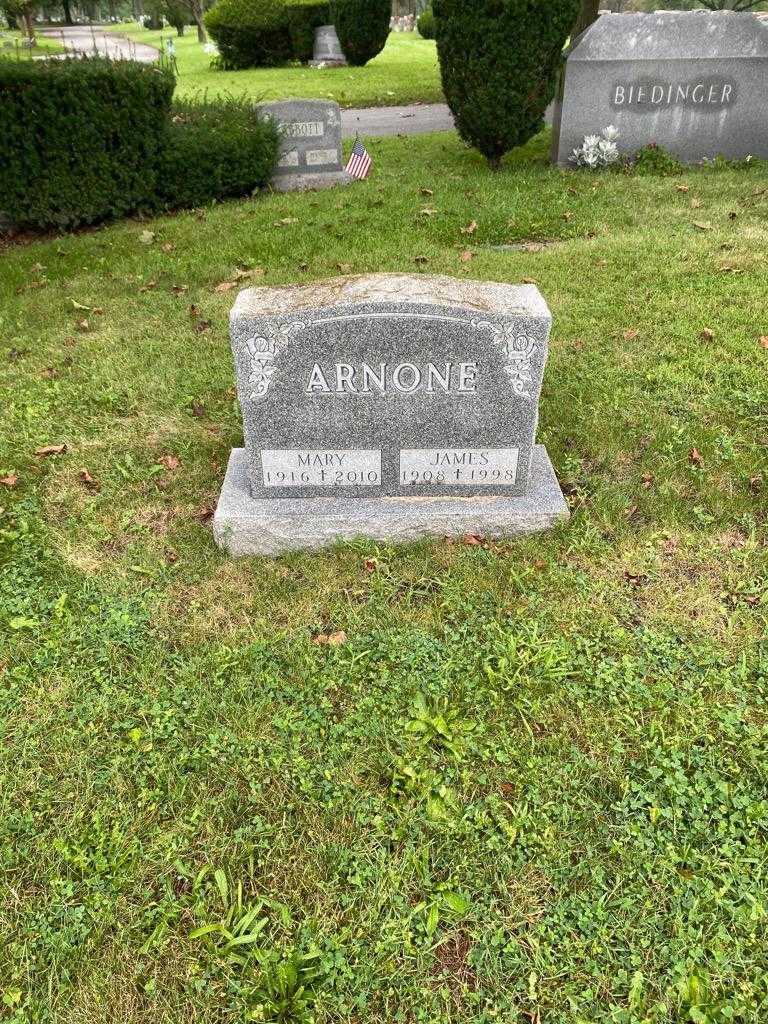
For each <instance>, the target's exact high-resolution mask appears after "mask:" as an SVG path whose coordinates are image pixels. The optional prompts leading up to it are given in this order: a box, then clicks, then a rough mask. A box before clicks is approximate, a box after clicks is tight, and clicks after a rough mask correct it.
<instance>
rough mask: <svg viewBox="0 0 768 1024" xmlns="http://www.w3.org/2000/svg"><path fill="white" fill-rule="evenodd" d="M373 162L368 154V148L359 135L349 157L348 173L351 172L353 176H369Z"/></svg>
mask: <svg viewBox="0 0 768 1024" xmlns="http://www.w3.org/2000/svg"><path fill="white" fill-rule="evenodd" d="M371 163H372V161H371V158H370V156H369V155H368V150H367V149H366V148H365V146H364V145H363V144H362V142H361V141H360V138H359V137H358V138H357V139H355V145H354V146H353V147H352V152H351V154H350V157H349V163H348V164H347V174H351V175H352V177H353V178H367V177H368V172H369V171H370V169H371Z"/></svg>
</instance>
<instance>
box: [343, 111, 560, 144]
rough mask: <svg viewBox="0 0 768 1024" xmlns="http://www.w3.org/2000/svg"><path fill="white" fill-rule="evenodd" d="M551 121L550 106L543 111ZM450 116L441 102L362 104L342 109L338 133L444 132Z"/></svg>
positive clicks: (448, 124) (405, 133)
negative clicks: (354, 108)
mask: <svg viewBox="0 0 768 1024" xmlns="http://www.w3.org/2000/svg"><path fill="white" fill-rule="evenodd" d="M544 120H545V121H546V123H547V124H552V106H551V105H550V106H549V107H547V110H546V113H545V114H544ZM452 128H453V117H452V115H451V112H450V110H449V109H448V107H447V105H446V104H445V103H414V104H413V105H412V106H408V107H362V108H361V109H360V110H342V112H341V134H342V135H343V136H344V137H345V138H349V137H350V136H354V135H355V132H360V134H361V135H419V134H420V133H421V132H447V131H450V130H451V129H452Z"/></svg>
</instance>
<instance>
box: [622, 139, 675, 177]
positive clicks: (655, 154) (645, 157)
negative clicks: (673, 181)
mask: <svg viewBox="0 0 768 1024" xmlns="http://www.w3.org/2000/svg"><path fill="white" fill-rule="evenodd" d="M629 163H630V168H631V169H632V170H633V171H634V172H635V174H640V175H653V176H658V177H664V176H666V175H670V174H682V172H683V171H684V170H685V168H684V167H683V165H682V164H681V163H680V161H679V160H678V159H677V157H676V156H673V155H672V153H670V152H669V150H668V149H665V148H664V147H663V146H659V145H658V143H656V142H649V143H648V145H647V146H643V148H642V149H638V151H637V152H636V153H635V155H634V157H632V159H631V160H630V162H629Z"/></svg>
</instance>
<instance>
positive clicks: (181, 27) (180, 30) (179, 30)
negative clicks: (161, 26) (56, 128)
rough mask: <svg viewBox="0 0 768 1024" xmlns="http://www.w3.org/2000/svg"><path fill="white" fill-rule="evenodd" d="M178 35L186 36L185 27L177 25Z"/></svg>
mask: <svg viewBox="0 0 768 1024" xmlns="http://www.w3.org/2000/svg"><path fill="white" fill-rule="evenodd" d="M176 35H178V36H183V35H184V26H183V25H177V26H176Z"/></svg>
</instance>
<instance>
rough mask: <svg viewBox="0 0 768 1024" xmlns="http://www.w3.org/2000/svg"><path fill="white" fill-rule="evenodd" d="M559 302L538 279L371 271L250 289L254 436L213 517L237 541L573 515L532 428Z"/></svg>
mask: <svg viewBox="0 0 768 1024" xmlns="http://www.w3.org/2000/svg"><path fill="white" fill-rule="evenodd" d="M550 323H551V315H550V313H549V310H548V308H547V306H546V303H545V302H544V300H543V298H542V297H541V295H540V294H539V291H538V289H537V288H536V287H535V286H533V285H521V286H512V285H505V284H493V283H486V282H478V281H465V280H462V281H458V280H454V279H453V278H449V277H429V276H425V275H398V274H377V275H371V276H366V277H351V278H339V279H336V280H331V281H326V282H319V283H316V284H313V285H301V286H294V287H288V288H252V289H247V290H245V291H243V292H241V293H240V295H239V296H238V298H237V301H236V303H235V306H234V308H233V310H232V313H231V337H232V350H233V355H234V362H235V371H236V378H237V390H238V397H239V400H240V405H241V408H242V412H243V423H244V435H245V447H244V448H238V449H235V450H234V451H233V452H232V455H231V457H230V462H229V467H228V470H227V476H226V480H225V483H224V488H223V490H222V494H221V498H220V501H219V506H218V509H217V511H216V516H215V518H214V533H215V536H216V539H217V541H218V542H219V543H220V544H222V545H223V546H225V547H227V548H228V550H229V551H231V552H232V553H233V554H247V553H260V554H275V553H278V552H280V551H283V550H289V549H291V548H295V547H319V546H322V545H323V544H327V543H331V542H332V541H334V540H336V539H339V538H352V537H355V536H358V535H363V536H368V537H375V538H379V539H410V538H415V537H419V536H424V535H438V536H439V535H455V534H464V533H467V532H477V533H482V534H486V535H505V534H513V533H520V532H526V531H530V530H535V529H542V528H544V527H546V526H550V525H552V524H553V523H554V522H555V521H557V520H558V519H560V518H562V517H567V515H568V511H567V505H566V503H565V501H564V499H563V496H562V493H561V491H560V488H559V486H558V484H557V480H556V478H555V475H554V471H553V469H552V466H551V464H550V461H549V458H548V457H547V454H546V451H545V450H544V448H543V447H542V446H540V445H537V444H536V443H535V435H536V424H537V418H538V403H539V394H540V390H541V384H542V377H543V372H544V364H545V361H546V355H547V344H548V337H549V329H550Z"/></svg>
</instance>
